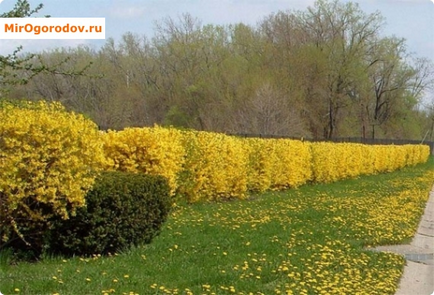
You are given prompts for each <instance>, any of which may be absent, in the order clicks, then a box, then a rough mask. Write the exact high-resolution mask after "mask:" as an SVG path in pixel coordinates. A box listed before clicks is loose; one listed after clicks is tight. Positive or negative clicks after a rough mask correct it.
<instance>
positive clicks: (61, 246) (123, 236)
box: [46, 171, 172, 256]
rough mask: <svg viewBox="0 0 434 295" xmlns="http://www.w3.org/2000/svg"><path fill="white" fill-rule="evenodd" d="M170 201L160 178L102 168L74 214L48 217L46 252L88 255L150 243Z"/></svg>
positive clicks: (168, 209)
mask: <svg viewBox="0 0 434 295" xmlns="http://www.w3.org/2000/svg"><path fill="white" fill-rule="evenodd" d="M171 206H172V203H171V197H170V187H169V184H168V181H167V180H166V179H165V178H164V177H162V176H158V175H145V174H141V173H140V174H135V173H129V172H119V171H115V172H104V173H103V174H101V176H100V177H99V178H97V181H96V183H95V185H94V187H93V189H92V190H91V191H89V192H88V194H87V195H86V206H85V207H82V208H79V209H78V210H77V212H76V216H74V217H70V218H69V219H68V220H63V219H59V218H57V219H53V220H52V221H51V223H52V224H51V227H50V230H49V232H48V233H47V236H46V244H47V252H49V253H53V254H62V255H65V256H71V255H81V256H89V255H94V254H108V253H116V252H119V251H122V250H126V249H128V248H129V247H131V246H133V245H140V244H145V243H149V242H151V240H152V238H153V237H154V236H156V235H157V234H158V233H159V231H160V228H161V226H162V224H163V223H164V221H165V220H166V219H167V216H168V213H169V211H170V208H171Z"/></svg>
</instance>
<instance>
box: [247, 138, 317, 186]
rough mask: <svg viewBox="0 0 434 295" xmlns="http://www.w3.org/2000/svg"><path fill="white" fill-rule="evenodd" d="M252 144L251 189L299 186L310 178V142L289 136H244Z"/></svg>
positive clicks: (250, 153) (250, 164) (250, 150)
mask: <svg viewBox="0 0 434 295" xmlns="http://www.w3.org/2000/svg"><path fill="white" fill-rule="evenodd" d="M244 141H246V143H247V144H248V145H249V147H248V149H249V155H250V157H249V159H250V161H249V168H250V169H249V185H248V187H249V189H250V190H252V191H264V190H267V189H270V188H271V189H284V188H290V187H297V186H300V185H302V184H305V183H306V182H308V181H309V180H310V179H311V176H312V168H311V153H310V143H306V142H301V141H298V140H288V139H260V138H252V139H245V140H244Z"/></svg>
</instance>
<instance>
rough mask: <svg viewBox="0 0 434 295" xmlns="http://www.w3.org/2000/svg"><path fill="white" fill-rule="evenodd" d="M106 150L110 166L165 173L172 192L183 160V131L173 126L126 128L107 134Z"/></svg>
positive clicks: (176, 185) (129, 170) (123, 169)
mask: <svg viewBox="0 0 434 295" xmlns="http://www.w3.org/2000/svg"><path fill="white" fill-rule="evenodd" d="M104 152H105V155H106V157H107V158H108V161H109V162H110V164H109V167H108V168H109V169H112V170H119V171H126V172H141V173H145V174H151V175H162V176H164V177H166V178H167V179H168V181H169V185H170V188H171V193H172V194H174V192H175V191H176V189H177V188H178V179H177V178H178V176H179V173H180V172H181V170H182V165H183V163H184V154H185V152H184V146H183V145H182V134H181V131H179V130H176V129H173V128H161V127H154V128H126V129H124V130H122V131H109V132H107V133H106V134H104Z"/></svg>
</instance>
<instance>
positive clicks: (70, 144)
mask: <svg viewBox="0 0 434 295" xmlns="http://www.w3.org/2000/svg"><path fill="white" fill-rule="evenodd" d="M101 137H102V135H101V134H100V132H99V131H98V128H97V126H96V124H94V123H93V122H92V121H91V120H89V119H86V118H84V117H83V116H82V115H78V114H75V113H72V112H67V111H66V110H65V109H64V107H63V106H62V105H60V104H59V103H46V102H35V103H31V102H23V103H20V104H18V105H12V104H10V103H6V102H1V105H0V222H1V230H2V240H3V241H6V240H8V238H9V236H10V235H11V234H13V233H15V234H18V235H20V234H19V230H18V227H20V228H26V226H27V225H26V224H25V223H26V222H28V224H31V223H32V222H35V221H43V220H45V219H46V218H47V217H49V216H50V215H52V214H57V215H61V216H63V217H64V218H67V217H68V214H71V213H73V212H74V210H75V208H77V207H80V206H83V205H84V203H85V199H84V196H85V194H86V192H87V190H88V189H90V188H91V187H92V186H93V183H94V179H95V176H96V173H97V171H98V170H99V169H102V163H103V162H104V161H105V158H104V154H103V150H102V141H101Z"/></svg>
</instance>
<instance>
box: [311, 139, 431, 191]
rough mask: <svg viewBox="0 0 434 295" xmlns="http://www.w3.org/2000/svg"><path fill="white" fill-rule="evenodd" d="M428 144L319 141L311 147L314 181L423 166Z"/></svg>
mask: <svg viewBox="0 0 434 295" xmlns="http://www.w3.org/2000/svg"><path fill="white" fill-rule="evenodd" d="M429 153H430V150H429V147H428V146H427V145H399V146H397V145H363V144H354V143H329V142H317V143H313V144H312V172H313V180H314V181H315V182H320V183H323V182H333V181H337V180H340V179H345V178H354V177H357V176H359V175H369V174H378V173H384V172H392V171H395V170H397V169H400V168H403V167H406V166H413V165H416V164H419V163H424V162H426V161H427V160H428V157H429Z"/></svg>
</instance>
